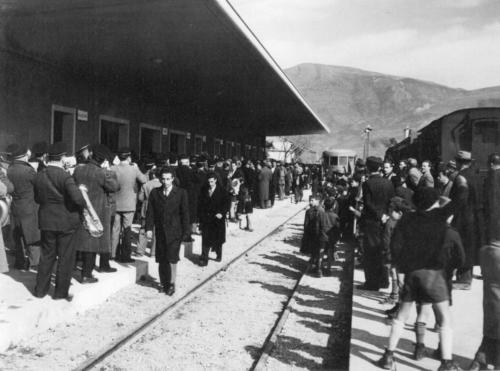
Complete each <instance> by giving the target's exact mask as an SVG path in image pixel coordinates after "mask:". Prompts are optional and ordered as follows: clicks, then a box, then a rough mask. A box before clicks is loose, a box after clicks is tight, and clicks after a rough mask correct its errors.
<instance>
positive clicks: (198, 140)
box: [194, 135, 205, 155]
mask: <svg viewBox="0 0 500 371" xmlns="http://www.w3.org/2000/svg"><path fill="white" fill-rule="evenodd" d="M203 151H205V137H204V136H203V135H195V137H194V153H195V154H196V155H199V154H201V153H202V152H203Z"/></svg>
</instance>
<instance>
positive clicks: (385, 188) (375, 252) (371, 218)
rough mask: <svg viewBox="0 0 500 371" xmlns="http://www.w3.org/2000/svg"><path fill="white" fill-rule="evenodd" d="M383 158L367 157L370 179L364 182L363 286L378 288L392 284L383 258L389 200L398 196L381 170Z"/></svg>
mask: <svg viewBox="0 0 500 371" xmlns="http://www.w3.org/2000/svg"><path fill="white" fill-rule="evenodd" d="M382 164H383V161H382V159H381V158H379V157H373V156H370V157H368V158H367V159H366V167H367V170H368V172H369V174H370V175H369V178H368V180H367V181H366V182H365V183H364V184H363V203H364V208H363V220H364V223H363V230H364V241H363V247H364V256H363V269H364V271H365V283H364V285H363V286H361V287H360V289H364V290H375V291H376V290H378V289H380V288H384V287H387V286H388V285H389V277H388V272H387V271H386V270H385V269H384V264H383V263H384V262H383V256H382V251H383V241H382V234H383V229H384V227H383V225H384V223H385V221H386V220H387V218H388V207H389V201H390V200H391V198H392V197H394V195H395V193H394V186H393V185H392V182H391V181H390V180H389V179H386V178H383V177H382V175H381V174H380V169H381V167H382Z"/></svg>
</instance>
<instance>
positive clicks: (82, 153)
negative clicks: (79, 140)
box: [75, 143, 92, 164]
mask: <svg viewBox="0 0 500 371" xmlns="http://www.w3.org/2000/svg"><path fill="white" fill-rule="evenodd" d="M91 154H92V151H91V148H90V144H88V143H87V144H84V145H83V146H82V147H80V148H79V149H78V150H77V151H76V152H75V155H76V162H77V163H78V164H84V163H86V162H87V161H88V159H89V158H90V156H91Z"/></svg>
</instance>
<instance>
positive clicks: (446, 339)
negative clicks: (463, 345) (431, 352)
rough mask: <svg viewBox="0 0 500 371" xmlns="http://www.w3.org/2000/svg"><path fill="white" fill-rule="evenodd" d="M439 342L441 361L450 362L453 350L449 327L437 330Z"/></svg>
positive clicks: (451, 334)
mask: <svg viewBox="0 0 500 371" xmlns="http://www.w3.org/2000/svg"><path fill="white" fill-rule="evenodd" d="M439 341H440V343H441V359H442V360H451V357H452V349H453V330H452V328H451V327H449V326H442V327H441V328H440V329H439Z"/></svg>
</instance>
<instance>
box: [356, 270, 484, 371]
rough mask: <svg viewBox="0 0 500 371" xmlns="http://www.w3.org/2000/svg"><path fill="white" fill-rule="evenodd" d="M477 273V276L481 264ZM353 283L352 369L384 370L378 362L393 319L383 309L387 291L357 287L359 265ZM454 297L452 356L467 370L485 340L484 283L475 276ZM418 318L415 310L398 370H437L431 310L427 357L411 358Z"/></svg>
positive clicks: (400, 351)
mask: <svg viewBox="0 0 500 371" xmlns="http://www.w3.org/2000/svg"><path fill="white" fill-rule="evenodd" d="M474 273H475V277H477V275H478V274H479V269H478V267H476V268H475V271H474ZM353 282H354V289H353V297H352V330H351V350H350V370H353V371H354V370H366V371H368V370H374V371H375V370H381V368H379V367H377V366H376V365H375V362H376V361H377V360H378V359H380V357H381V356H382V354H383V352H384V348H385V347H386V346H387V338H388V336H389V331H390V322H389V320H388V319H387V316H386V315H385V313H384V311H385V310H387V309H389V308H390V307H391V305H387V304H382V303H381V301H382V299H383V298H384V297H385V296H386V295H387V294H388V290H380V292H374V291H364V290H359V289H357V288H356V285H359V284H362V283H363V282H364V274H363V271H362V270H361V269H360V268H358V267H357V268H356V269H355V270H354V280H353ZM384 291H385V292H384ZM452 296H453V306H452V307H451V312H452V321H453V322H452V323H453V358H454V360H455V361H456V362H457V363H458V364H459V365H460V367H461V368H462V369H464V370H467V369H468V367H469V366H470V364H471V362H472V359H473V358H474V354H475V352H476V350H477V348H478V347H479V344H480V343H481V339H482V329H483V327H482V326H483V322H482V320H483V310H482V303H483V282H482V281H481V280H478V279H473V282H472V289H471V290H470V291H462V290H453V294H452ZM415 317H416V310H415V311H414V314H413V315H412V316H411V317H410V318H409V320H408V321H407V322H406V325H405V331H403V335H402V337H401V340H400V342H399V345H398V348H397V350H396V352H395V358H396V366H397V370H398V371H402V370H408V371H410V370H412V371H415V370H418V371H423V370H437V369H438V367H439V365H440V361H439V360H436V359H433V358H432V353H433V351H434V350H435V349H436V348H437V346H438V341H439V339H438V336H439V335H438V333H437V332H436V331H434V325H435V322H434V315H433V314H432V313H430V315H429V316H428V319H427V321H426V324H427V332H426V337H425V344H426V348H427V356H426V357H424V358H423V359H422V360H420V361H415V360H414V359H413V358H412V356H413V350H414V346H415V332H414V331H413V324H414V322H415Z"/></svg>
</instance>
